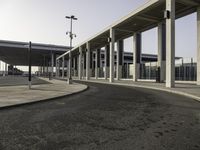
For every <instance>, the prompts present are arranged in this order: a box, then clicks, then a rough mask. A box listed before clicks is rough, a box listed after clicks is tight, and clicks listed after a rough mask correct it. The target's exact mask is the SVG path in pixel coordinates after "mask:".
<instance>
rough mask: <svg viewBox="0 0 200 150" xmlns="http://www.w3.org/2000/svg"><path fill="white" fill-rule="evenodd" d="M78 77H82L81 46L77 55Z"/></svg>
mask: <svg viewBox="0 0 200 150" xmlns="http://www.w3.org/2000/svg"><path fill="white" fill-rule="evenodd" d="M78 79H79V80H81V79H82V47H79V56H78Z"/></svg>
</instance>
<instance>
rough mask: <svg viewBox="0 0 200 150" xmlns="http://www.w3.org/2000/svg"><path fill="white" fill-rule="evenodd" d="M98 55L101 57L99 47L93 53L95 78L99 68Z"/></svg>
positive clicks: (97, 75)
mask: <svg viewBox="0 0 200 150" xmlns="http://www.w3.org/2000/svg"><path fill="white" fill-rule="evenodd" d="M100 57H101V49H97V50H96V55H95V78H96V79H98V77H99V69H100V61H101V60H100Z"/></svg>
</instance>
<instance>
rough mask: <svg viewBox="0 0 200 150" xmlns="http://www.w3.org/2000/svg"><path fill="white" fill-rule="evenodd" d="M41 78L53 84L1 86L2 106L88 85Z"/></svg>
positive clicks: (50, 95)
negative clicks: (30, 86)
mask: <svg viewBox="0 0 200 150" xmlns="http://www.w3.org/2000/svg"><path fill="white" fill-rule="evenodd" d="M40 79H42V80H45V81H47V82H50V83H51V84H40V85H32V89H31V90H29V89H28V86H3V87H0V108H2V107H7V106H13V105H20V104H26V103H33V102H37V101H44V100H49V99H53V98H56V97H62V96H66V95H71V94H74V93H77V92H81V91H83V90H85V89H87V86H86V85H83V84H77V83H73V84H71V85H68V84H67V83H66V81H60V80H50V81H49V80H48V79H46V78H40Z"/></svg>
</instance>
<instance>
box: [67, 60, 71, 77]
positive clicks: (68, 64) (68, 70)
mask: <svg viewBox="0 0 200 150" xmlns="http://www.w3.org/2000/svg"><path fill="white" fill-rule="evenodd" d="M70 66H71V59H68V60H67V78H68V79H69V78H70V74H71V69H70V68H71V67H70Z"/></svg>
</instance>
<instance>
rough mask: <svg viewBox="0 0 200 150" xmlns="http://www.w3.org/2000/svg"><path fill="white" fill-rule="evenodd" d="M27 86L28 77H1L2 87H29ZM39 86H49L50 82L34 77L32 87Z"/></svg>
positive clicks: (0, 84) (0, 83)
mask: <svg viewBox="0 0 200 150" xmlns="http://www.w3.org/2000/svg"><path fill="white" fill-rule="evenodd" d="M27 84H28V77H23V76H12V75H9V76H5V77H2V76H1V77H0V86H16V85H27ZM37 84H49V82H46V81H44V80H41V79H39V78H37V77H32V85H37Z"/></svg>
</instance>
